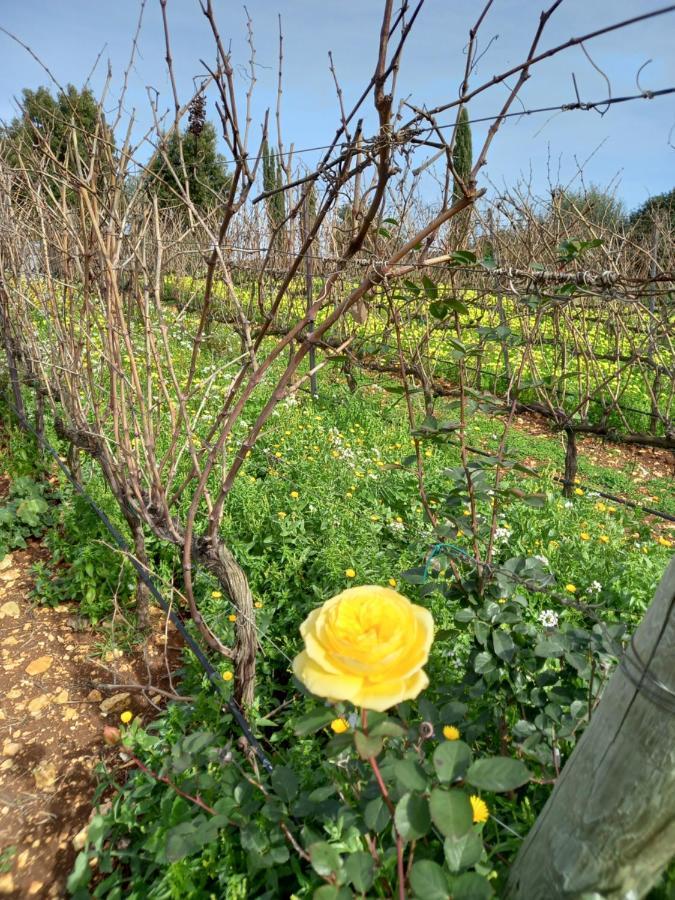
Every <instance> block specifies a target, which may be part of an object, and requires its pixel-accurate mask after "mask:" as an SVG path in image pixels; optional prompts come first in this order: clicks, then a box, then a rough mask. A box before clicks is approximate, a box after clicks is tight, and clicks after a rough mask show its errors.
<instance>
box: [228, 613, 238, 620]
mask: <svg viewBox="0 0 675 900" xmlns="http://www.w3.org/2000/svg"><path fill="white" fill-rule="evenodd" d="M227 618H228V620H229V621H230V622H236V621H237V617H236V616H235V614H234V613H230V615H229V616H228V617H227Z"/></svg>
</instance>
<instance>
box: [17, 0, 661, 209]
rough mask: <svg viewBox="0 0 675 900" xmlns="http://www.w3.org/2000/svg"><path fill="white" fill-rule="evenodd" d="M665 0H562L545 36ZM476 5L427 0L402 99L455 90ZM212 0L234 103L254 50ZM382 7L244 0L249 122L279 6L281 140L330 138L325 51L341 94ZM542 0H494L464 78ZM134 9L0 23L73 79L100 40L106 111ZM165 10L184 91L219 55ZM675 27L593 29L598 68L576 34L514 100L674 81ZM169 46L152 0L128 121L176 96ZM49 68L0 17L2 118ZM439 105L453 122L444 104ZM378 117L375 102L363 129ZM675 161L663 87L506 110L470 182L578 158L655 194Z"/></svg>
mask: <svg viewBox="0 0 675 900" xmlns="http://www.w3.org/2000/svg"><path fill="white" fill-rule="evenodd" d="M665 5H666V0H563V2H562V4H561V6H560V7H559V8H558V10H557V11H556V12H555V13H554V15H553V17H552V18H551V20H550V23H549V25H548V27H547V29H546V31H545V33H544V37H543V40H542V42H541V45H540V47H541V49H547V48H549V47H553V46H555V45H557V44H560V43H563V42H564V41H566V40H568V39H569V38H571V37H573V36H580V35H582V34H585V33H587V32H590V31H593V30H595V29H596V28H600V27H602V26H604V25H607V24H610V23H613V22H619V21H621V20H623V19H627V18H630V17H632V16H636V15H640V14H643V13H645V12H647V11H649V10H652V9H658V8H660V7H663V6H665ZM481 6H482V4H480V3H467V2H466V0H426V3H425V4H424V6H423V8H422V11H421V13H420V16H419V18H418V20H417V22H416V24H415V28H414V30H413V32H412V35H411V37H410V39H409V42H408V44H407V46H406V49H405V52H404V57H403V63H402V67H401V72H400V75H399V79H398V85H397V98H398V99H405V100H407V101H408V102H410V103H412V104H414V105H417V106H422V105H426V106H427V107H433V106H435V105H440V104H442V103H444V102H450V101H452V100H453V99H455V98H456V96H457V92H458V88H459V85H460V83H461V80H462V77H463V73H464V65H465V59H466V57H465V49H466V42H467V35H468V31H469V28H470V27H471V26H472V25H473V24H474V23H473V20H474V19H475V17H476V16H477V12H478V10H479V9H480V8H481ZM214 8H215V11H216V16H217V19H218V23H219V29H220V33H221V37H222V39H223V43H224V44H225V45H226V46H227V47H230V48H231V53H232V61H233V65H234V67H235V78H236V83H237V90H238V92H239V98H240V103H241V109H242V111H243V109H244V95H245V93H246V89H247V87H248V81H247V78H248V76H247V72H248V58H249V53H248V47H247V42H246V40H247V31H246V17H245V11H244V7H243V5H242V4H241V3H235V2H231V0H214ZM382 8H383V2H382V0H275V2H271V0H248V2H247V3H246V9H247V10H248V12H249V14H250V16H251V19H252V22H253V30H254V42H255V47H256V65H255V71H256V79H257V80H256V85H255V91H254V98H253V103H252V107H251V111H252V126H251V128H252V132H251V133H252V135H254V136H257V137H259V135H260V122H261V119H262V116H263V115H264V112H265V110H266V109H267V108H271V110H272V113H273V112H274V108H275V105H276V100H277V89H276V79H277V69H278V28H279V25H278V16H280V17H281V22H282V29H283V36H284V84H283V95H282V117H283V140H284V144H285V146H286V147H289V146H290V145H291V144H293V145H294V147H295V148H296V149H297V150H303V151H304V150H305V148H311V147H315V146H317V145H322V144H325V143H327V142H328V141H330V140H331V139H332V137H333V135H334V134H335V130H336V126H337V124H338V121H339V108H338V103H337V98H336V93H335V87H334V83H333V78H332V75H331V73H330V69H329V60H328V51H329V50H330V51H332V52H333V59H334V61H335V67H336V71H337V75H338V78H339V81H340V85H341V89H342V91H343V94H344V101H345V105H346V106H347V107H349V106H350V104H351V103H352V102H353V101H354V100H355V99H356V97H358V95H359V94H360V93H361V91H362V89H363V87H364V86H365V84H366V83H367V82H368V80H369V78H370V76H371V75H372V73H373V70H374V66H375V62H376V57H377V46H378V36H379V26H380V21H381V14H382ZM542 8H543V4H542V5H541V6H540V5H539V3H537V2H533V0H494V3H493V6H492V8H491V9H490V11H489V13H488V15H487V17H486V20H485V22H484V25H483V27H482V28H481V31H480V33H479V38H478V41H479V43H478V50H479V53H480V54H483V55H482V57H481V59H480V62H479V64H478V67H477V69H476V71H475V72H474V73H473V75H472V84H473V85H474V86H477V85H479V84H481V83H483V82H484V81H487V80H489V79H490V78H491V77H492V76H493V75H495V74H498V73H501V72H503V71H505V70H507V69H508V68H509V67H511V66H513V65H516V64H518V63H519V62H522V61H523V60H524V59H525V56H526V52H527V47H528V45H529V43H530V41H531V38H532V34H533V32H534V30H535V28H536V25H537V21H538V17H539V13H540V11H541V9H542ZM139 10H140V0H117V2H110V0H0V26H1V27H2V28H4V29H6V30H7V31H9V32H12V33H13V34H14V35H15V36H16V37H17V38H19V39H20V40H21V41H23V42H24V43H25V44H27V45H28V46H29V47H30V50H31V51H32V52H33V53H34V54H35V55H36V56H37V57H39V59H40V61H41V62H42V63H43V64H44V65H45V66H46V67H47V68H48V69H49V71H50V72H51V74H52V75H53V77H54V78H55V79H56V81H58V82H59V83H61V84H67V83H73V84H75V85H76V86H81V85H82V84H83V83H84V81H85V79H86V78H87V77H88V76H89V74H90V72H91V70H92V67H93V66H94V64H95V62H96V60H97V57H99V55H100V57H99V62H98V66H97V68H96V69H95V70H94V74H93V76H92V77H91V84H92V86H93V88H94V90H95V91H100V90H101V87H102V85H103V83H104V80H105V75H106V72H107V70H108V64H110V68H111V71H112V82H111V85H110V89H109V93H108V98H107V100H106V104H105V106H106V110H107V112H108V117H109V118H111V117H114V113H115V111H116V107H117V97H118V96H119V90H120V87H121V85H122V82H123V77H124V71H125V68H126V67H127V62H128V60H129V54H130V50H131V42H132V37H133V34H134V31H135V29H136V23H137V20H138V15H139ZM167 15H168V19H169V25H170V31H171V44H172V55H173V57H174V67H175V74H176V80H177V85H178V93H179V98H180V100H181V101H182V102H183V101H187V100H188V99H189V97H190V95H191V93H192V91H193V85H194V83H195V79H199V78H201V77H202V76H203V75H204V74H205V68H204V63H206V64H207V65H212V64H213V61H214V59H215V51H214V45H213V40H212V38H211V36H210V32H209V30H208V26H207V22H206V20H205V18H204V16H203V15H202V13H201V11H200V7H199V3H198V0H168V3H167ZM674 39H675V12H673V13H667V14H665V15H662V16H659V17H657V18H654V19H652V20H649V21H646V22H642V23H639V24H637V25H634V26H631V27H629V28H627V29H624V30H621V31H617V32H614V33H612V34H609V35H603V36H601V37H599V38H597V39H594V40H589V41H588V42H587V43H586V45H585V47H586V50H587V51H588V53H589V55H590V57H591V59H592V61H593V63H594V64H595V66H597V67H598V68H599V69H601V70H602V72H603V73H604V75H603V74H601V73H600V72H599V71H597V69H596V68H594V65H593V64H592V63H591V61H589V59H588V58H587V57H586V56H585V54H584V52H583V51H582V50H581V49H580V48H579V47H573V48H571V49H569V50H567V51H564V52H562V53H560V54H559V55H557V56H555V57H553V58H551V59H549V60H545V61H543V62H542V63H540V64H538V65H537V66H536V67H534V68H533V70H532V73H531V77H530V79H529V80H528V82H527V83H526V84H525V86H524V89H523V91H522V93H521V94H520V99H521V101H522V104H523V106H522V107H520V108H526V109H531V108H536V107H540V106H554V105H559V104H564V103H568V102H572V101H574V100H575V99H576V96H575V88H574V83H573V76H574V78H575V79H576V84H577V87H578V90H579V95H580V97H581V99H582V100H584V101H595V100H601V99H603V98H605V97H607V96H609V95H610V93H611V96H613V97H618V96H624V95H628V94H635V93H638V86H637V83H636V76H637V73H638V70H640V67H641V66H643V65H644V68H643V69H642V71H641V73H640V75H639V83H640V86H641V89H643V90H658V89H661V88H669V87H675V54H674V53H673V52H672V48H673V46H674V44H675V40H674ZM164 55H165V49H164V34H163V30H162V22H161V10H160V3H159V0H146V4H145V9H144V15H143V24H142V29H141V32H140V37H139V44H138V54H137V56H136V59H135V63H134V66H133V68H132V70H131V71H130V72H129V78H128V88H127V93H126V96H125V103H124V115H125V117H128V115H129V114H130V113H131V111H132V110H133V111H134V115H135V118H136V122H137V126H136V134H137V135H140V134H141V133H142V132H143V131H144V130H145V129H146V128H147V127H148V126H149V125H150V123H151V122H152V116H151V112H150V101H149V93H150V94H152V95H153V96H154V91H157V92H159V93H158V98H159V99H158V103H159V108H160V109H161V110H168V109H169V108H172V105H173V104H172V95H171V85H170V80H169V76H168V72H167V67H166V64H165V62H164ZM648 61H649V62H648ZM645 64H646V65H645ZM605 76H606V77H607V78H608V79H609V82H610V87H609V88H608V85H607V81H606V80H605ZM49 81H50V78H49V75H48V74H47V73H46V72H45V70H44V68H42V66H41V65H40V64H39V63H38V62H36V61H35V59H34V58H33V57H32V56H31V54H30V53H29V52H28V51H27V50H26V49H24V48H22V47H20V46H19V45H18V44H17V43H16V42H15V41H14V40H12V39H11V38H10V37H9V36H7V35H6V34H4V33H2V32H0V85H1V86H2V87H1V89H0V119H1V120H3V121H8V120H10V119H11V118H12V117H13V116H14V115H16V113H17V106H16V101H17V99H19V98H20V96H21V91H22V89H23V88H36V87H38V86H39V85H41V84H49ZM509 83H511V81H509ZM506 95H507V89H506V87H505V86H504V85H499V86H495V87H493V88H491V89H489V90H487V91H485V92H484V93H483V94H481V95H479V96H478V97H476V98H475V100H474V101H472V103H471V104H470V106H469V114H470V117H471V118H472V119H475V118H481V117H483V116H491V115H494V114H495V113H496V112H497V111H498V110H499V108H500V105H501V104H502V103H503V102H504V99H505V97H506ZM213 101H214V98H213V96H211V97H210V99H209V102H208V109H207V114H208V115H209V117H211V118H213V117H215V115H216V113H215V108H214V104H213ZM370 106H371V107H372V103H371V104H370ZM516 108H518V107H514V109H516ZM440 119H441V121H443V122H451V121H452V114H451V113H448V114H445V116H440ZM373 123H374V118H373V113H372V111H370V112H369V113H368V114H367V116H366V123H365V130H366V132H368V131H369V127H370V128H371V129H372V128H373ZM487 127H488V126H487V125H486V124H484V123H476V124H474V125H473V143H474V152H476V148H477V147H479V146H480V144H481V143H482V140H483V139H484V137H485V134H486V129H487ZM252 146H253V145H252ZM255 149H257V147H256V148H255ZM142 152H143V151H142ZM142 152H141V156H142ZM317 157H318V152H303V153H299V154H298V155H297V157H296V160H297V162H298V163H300V162H301V161H302V163H304V164H306V165H307V166H311V165H312V163H313V162H315V161H316V159H317ZM420 161H422V157H420ZM674 163H675V94H672V95H670V96H666V97H662V98H654V99H651V100H638V101H635V102H632V103H625V104H618V105H615V106H613V107H610V108H609V110H608V111H607V112H606V114H605V115H604V116H601V115H599V114H598V113H597V112H592V111H591V112H581V111H577V112H564V113H557V114H551V113H544V114H537V115H531V116H526V117H517V118H513V119H510V120H509V121H508V122H506V123H505V124H504V125H503V127H502V128H501V130H500V132H499V133H498V135H497V137H496V138H495V141H494V143H493V145H492V147H491V150H490V154H489V157H488V164H487V166H486V167H485V168H484V169H483V172H482V175H481V182H480V183H481V186H487V187H488V188H489V190H490V192H492V191H496V192H500V191H505V190H507V189H509V188H512V187H513V186H514V185H515V184H516V183H517V182H518V181H525V182H527V183H529V184H531V186H532V188H533V190H534V191H535V192H536V193H538V194H540V195H543V196H546V195H547V194H548V193H549V191H550V187H551V186H555V185H563V186H569V187H571V188H573V189H578V188H579V187H580V186H581V182H580V176H579V168H580V166H583V181H584V183H585V184H586V185H587V186H588V185H590V184H595V185H598V186H600V187H603V188H604V187H607V186H608V185H613V186H614V187H615V188H616V193H617V196H618V197H619V198H620V199H621V200H622V201H623V202H624V204H625V206H626V208H627V209H628V210H631V209H634V208H636V207H638V206H639V205H640V204H642V203H643V202H644V201H645V200H646V199H647V198H648V197H649V196H650V195H653V194H657V193H662V192H664V191H667V190H670V189H672V188H673V186H674V184H673V182H674V181H675V178H674V175H675V165H674ZM424 190H425V196H426V197H427V198H428V199H429V200H430V201H433V198H434V193H437V187H436V185H435V183H434V181H433V180H431V179H429V180H427V183H426V186H425V189H424Z"/></svg>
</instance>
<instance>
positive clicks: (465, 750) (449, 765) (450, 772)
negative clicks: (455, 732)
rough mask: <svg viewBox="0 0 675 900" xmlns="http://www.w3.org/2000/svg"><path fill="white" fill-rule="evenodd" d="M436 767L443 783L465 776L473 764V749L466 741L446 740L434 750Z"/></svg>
mask: <svg viewBox="0 0 675 900" xmlns="http://www.w3.org/2000/svg"><path fill="white" fill-rule="evenodd" d="M433 761H434V768H435V769H436V774H437V775H438V780H439V781H441V782H443V783H446V784H447V783H448V782H451V781H457V779H458V778H464V775H465V773H466V770H467V769H468V768H469V765H470V764H471V750H470V749H469V746H468V744H465V743H464V741H445V743H443V744H439V745H438V747H436V749H435V750H434V756H433Z"/></svg>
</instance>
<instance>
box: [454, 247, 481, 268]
mask: <svg viewBox="0 0 675 900" xmlns="http://www.w3.org/2000/svg"><path fill="white" fill-rule="evenodd" d="M452 261H453V263H454V264H455V265H456V266H472V265H474V263H475V262H476V254H475V253H473V252H472V251H471V250H455V252H454V253H453V254H452Z"/></svg>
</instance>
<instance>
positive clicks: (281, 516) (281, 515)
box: [277, 511, 287, 519]
mask: <svg viewBox="0 0 675 900" xmlns="http://www.w3.org/2000/svg"><path fill="white" fill-rule="evenodd" d="M277 516H279V518H280V519H285V518H286V516H287V513H285V512H283V511H282V512H278V513H277Z"/></svg>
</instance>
